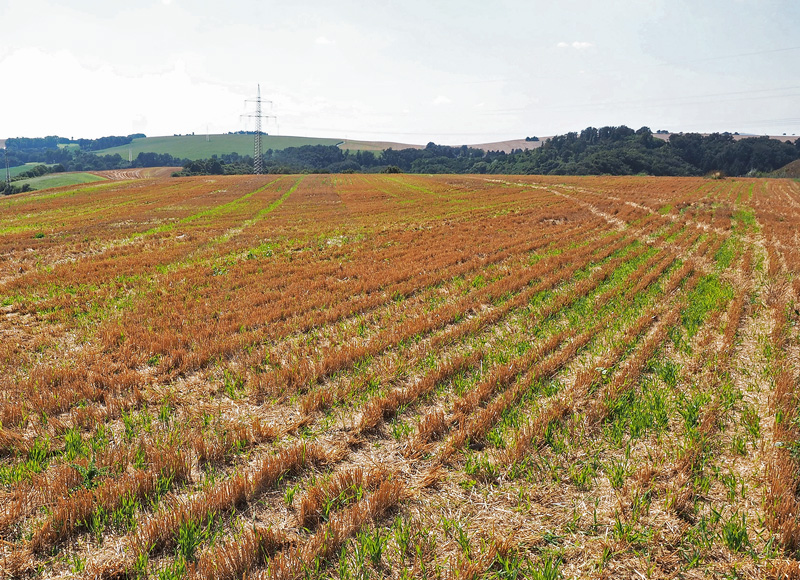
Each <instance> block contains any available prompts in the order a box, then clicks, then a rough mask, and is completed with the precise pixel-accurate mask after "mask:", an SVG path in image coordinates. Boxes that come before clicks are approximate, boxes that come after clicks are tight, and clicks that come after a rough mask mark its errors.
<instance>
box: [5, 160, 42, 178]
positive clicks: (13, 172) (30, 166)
mask: <svg viewBox="0 0 800 580" xmlns="http://www.w3.org/2000/svg"><path fill="white" fill-rule="evenodd" d="M37 165H47V164H46V163H26V164H25V165H17V166H16V167H11V168H9V170H8V171H9V173H10V174H11V177H16V176H17V175H19V174H20V173H25V172H26V171H30V170H31V169H33V168H34V167H36V166H37ZM3 177H5V172H4V173H3Z"/></svg>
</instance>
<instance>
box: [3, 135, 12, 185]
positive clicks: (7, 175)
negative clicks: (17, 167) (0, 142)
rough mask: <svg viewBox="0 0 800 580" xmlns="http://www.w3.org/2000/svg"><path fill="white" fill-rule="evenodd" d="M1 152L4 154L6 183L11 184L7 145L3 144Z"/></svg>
mask: <svg viewBox="0 0 800 580" xmlns="http://www.w3.org/2000/svg"><path fill="white" fill-rule="evenodd" d="M3 152H4V153H5V154H6V185H11V171H9V169H8V146H6V145H4V146H3Z"/></svg>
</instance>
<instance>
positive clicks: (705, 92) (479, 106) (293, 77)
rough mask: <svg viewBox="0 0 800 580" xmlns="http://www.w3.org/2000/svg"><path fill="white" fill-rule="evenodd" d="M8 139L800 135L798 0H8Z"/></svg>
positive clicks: (2, 115)
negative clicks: (605, 130)
mask: <svg viewBox="0 0 800 580" xmlns="http://www.w3.org/2000/svg"><path fill="white" fill-rule="evenodd" d="M0 25H1V26H2V29H1V30H2V32H0V79H2V81H1V82H2V89H0V137H15V136H31V137H33V136H44V135H52V134H58V135H61V136H65V137H76V138H77V137H99V136H103V135H120V134H122V135H127V134H129V133H133V132H143V133H146V134H148V135H153V136H154V135H171V134H173V133H191V132H193V131H194V132H197V133H202V132H205V131H206V127H208V129H209V130H210V131H211V132H212V133H215V132H227V131H238V130H240V129H252V128H253V124H252V122H250V123H249V124H248V123H247V122H246V120H243V119H242V118H241V115H242V114H243V113H245V112H246V108H245V102H244V101H245V99H247V98H250V97H254V96H255V93H256V85H257V83H261V89H262V94H263V96H264V98H268V99H271V100H272V101H273V106H272V113H273V114H274V115H275V116H276V117H277V123H276V121H275V120H270V121H269V123H268V124H267V126H266V130H267V131H268V132H269V133H272V134H281V135H307V136H319V137H341V138H351V139H359V138H362V139H371V140H377V139H385V140H396V141H401V142H407V143H423V144H424V143H427V142H428V141H435V142H437V143H447V144H460V143H482V142H490V141H497V140H501V139H508V138H521V137H525V136H527V135H552V134H555V133H564V132H566V131H572V130H580V129H582V128H584V127H587V126H589V125H593V126H596V127H599V126H602V125H619V124H626V125H628V126H630V127H633V128H639V127H640V126H642V125H647V126H649V127H650V128H651V129H653V130H654V131H655V130H657V129H668V130H672V131H699V132H707V131H739V132H742V133H745V132H747V133H758V134H765V133H768V134H773V135H774V134H777V135H780V134H782V133H784V132H786V133H788V134H789V135H791V134H793V133H796V134H798V135H800V2H798V1H797V0H701V1H697V0H695V1H692V0H619V1H614V0H609V1H601V0H547V1H539V0H527V1H526V0H452V1H451V0H398V1H395V0H384V1H374V0H360V1H359V0H312V1H306V0H294V1H283V2H277V1H273V0H260V1H259V0H229V1H227V2H221V1H219V0H215V1H213V2H212V1H210V0H137V1H134V2H131V1H128V0H126V1H124V2H122V1H118V0H73V1H65V0H0Z"/></svg>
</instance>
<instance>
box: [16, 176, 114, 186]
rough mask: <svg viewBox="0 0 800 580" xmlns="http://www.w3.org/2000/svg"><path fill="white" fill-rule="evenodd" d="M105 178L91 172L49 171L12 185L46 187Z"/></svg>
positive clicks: (77, 183) (78, 183)
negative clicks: (46, 173) (47, 173)
mask: <svg viewBox="0 0 800 580" xmlns="http://www.w3.org/2000/svg"><path fill="white" fill-rule="evenodd" d="M105 180H106V178H105V177H100V176H99V175H94V174H93V173H51V174H49V175H42V176H41V177H34V178H32V179H23V180H21V181H15V182H14V185H15V186H17V187H21V186H23V185H25V184H26V183H27V184H28V185H30V186H31V189H48V188H50V187H64V186H65V185H80V184H81V183H92V182H94V181H105Z"/></svg>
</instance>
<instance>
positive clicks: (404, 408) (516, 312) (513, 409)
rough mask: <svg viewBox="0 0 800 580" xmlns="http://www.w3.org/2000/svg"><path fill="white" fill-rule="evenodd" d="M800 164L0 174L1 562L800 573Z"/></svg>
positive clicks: (171, 574) (96, 572) (170, 571)
mask: <svg viewBox="0 0 800 580" xmlns="http://www.w3.org/2000/svg"><path fill="white" fill-rule="evenodd" d="M799 224H800V183H798V182H796V181H791V180H782V179H773V180H767V179H728V180H706V179H702V178H649V177H620V178H614V177H584V178H580V177H536V176H508V177H504V176H491V177H484V176H466V175H460V176H452V175H451V176H436V177H429V176H419V175H416V176H411V175H357V174H350V175H307V176H292V175H286V176H235V177H213V178H212V177H199V178H175V179H134V180H129V181H125V182H117V183H114V182H107V183H96V184H88V185H84V186H80V187H74V186H73V187H66V188H61V189H54V190H48V191H43V192H37V193H32V194H19V195H14V196H10V197H8V198H4V199H2V200H0V247H2V251H0V421H1V422H2V428H0V485H2V489H3V491H2V495H0V540H1V541H0V569H2V571H3V573H4V574H5V575H6V576H7V577H31V578H33V577H36V578H55V577H64V578H66V577H71V578H72V577H77V578H87V579H88V578H109V579H110V578H126V577H127V578H154V579H155V578H159V579H169V578H218V579H233V578H242V577H243V576H246V577H247V578H264V579H267V578H342V579H357V578H378V577H391V578H398V579H399V578H412V577H413V578H498V579H500V578H535V579H541V578H560V577H564V578H571V577H577V578H601V577H602V578H616V577H626V578H640V577H645V578H674V577H680V576H682V577H686V578H692V577H697V578H699V577H708V576H715V577H724V576H726V575H727V577H737V576H738V577H763V576H765V575H767V576H768V575H771V576H774V577H784V575H788V576H789V577H797V575H798V574H800V567H798V563H797V557H798V551H799V550H800V519H798V518H799V517H800V516H798V513H800V510H799V509H798V507H799V506H798V495H797V490H798V483H800V466H799V465H798V461H800V460H799V459H798V455H797V449H798V446H800V418H798V414H797V401H798V364H800V361H798V355H799V354H800V349H799V348H798V347H799V345H800V343H799V342H798V324H797V323H798V318H800V311H799V310H798V304H797V300H798V295H800V277H798V273H799V272H800V244H798V240H797V232H798V225H799Z"/></svg>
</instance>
